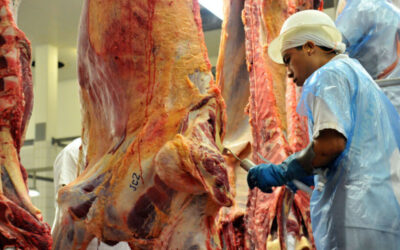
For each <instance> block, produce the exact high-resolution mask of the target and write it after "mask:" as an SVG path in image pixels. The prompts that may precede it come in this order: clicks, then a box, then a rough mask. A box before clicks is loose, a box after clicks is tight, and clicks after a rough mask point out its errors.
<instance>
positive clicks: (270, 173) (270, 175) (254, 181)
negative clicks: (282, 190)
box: [247, 164, 285, 193]
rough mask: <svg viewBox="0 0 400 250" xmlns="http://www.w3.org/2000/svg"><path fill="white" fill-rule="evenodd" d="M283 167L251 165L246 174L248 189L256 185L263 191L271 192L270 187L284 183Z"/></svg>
mask: <svg viewBox="0 0 400 250" xmlns="http://www.w3.org/2000/svg"><path fill="white" fill-rule="evenodd" d="M282 171H283V168H282V167H281V166H280V165H274V164H260V165H257V166H255V167H252V168H251V169H250V170H249V173H248V175H247V183H248V185H249V188H250V189H253V188H254V187H258V188H259V189H260V190H261V191H263V192H264V193H271V192H272V187H275V186H282V185H284V184H285V182H284V180H283V179H282V177H281V176H282Z"/></svg>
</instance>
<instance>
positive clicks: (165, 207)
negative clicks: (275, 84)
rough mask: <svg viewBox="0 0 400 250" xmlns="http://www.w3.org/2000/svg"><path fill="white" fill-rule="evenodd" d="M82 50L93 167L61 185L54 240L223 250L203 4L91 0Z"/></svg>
mask: <svg viewBox="0 0 400 250" xmlns="http://www.w3.org/2000/svg"><path fill="white" fill-rule="evenodd" d="M78 57H79V59H78V67H79V81H80V85H81V99H82V109H83V143H84V146H87V157H86V168H85V170H84V171H83V172H82V174H81V175H80V176H79V177H78V178H77V179H76V180H75V181H74V182H73V183H71V184H70V185H68V186H67V187H65V188H63V189H62V190H60V192H59V200H58V202H59V204H60V207H61V209H62V210H63V217H62V219H61V222H60V223H59V224H58V225H57V226H56V227H55V229H54V233H53V239H54V247H55V248H56V249H80V248H85V247H86V246H87V244H88V243H89V242H90V240H91V239H92V238H93V237H97V238H99V239H101V240H102V241H104V242H106V243H108V244H111V245H112V244H114V243H116V242H119V241H127V242H129V244H130V246H131V247H132V248H140V249H191V248H193V249H194V248H196V249H206V248H212V249H218V248H220V243H219V238H218V237H217V232H216V228H215V225H216V224H215V221H214V220H215V216H216V215H217V213H218V211H219V209H220V208H221V206H230V205H231V204H232V197H231V194H230V186H229V182H228V175H227V171H226V169H225V162H224V158H223V157H222V155H221V154H220V148H219V147H220V141H221V139H222V137H223V133H224V132H223V129H224V103H223V100H222V98H221V94H220V92H219V89H218V88H217V86H216V85H215V84H214V82H213V80H212V75H211V73H210V64H209V61H208V58H207V50H206V47H205V44H204V38H203V33H202V27H201V20H200V13H199V5H198V3H197V1H196V0H194V1H192V0H176V1H170V0H136V1H130V0H119V1H115V0H107V1H104V0H101V1H100V0H87V1H85V3H84V6H83V12H82V16H81V24H80V37H79V49H78Z"/></svg>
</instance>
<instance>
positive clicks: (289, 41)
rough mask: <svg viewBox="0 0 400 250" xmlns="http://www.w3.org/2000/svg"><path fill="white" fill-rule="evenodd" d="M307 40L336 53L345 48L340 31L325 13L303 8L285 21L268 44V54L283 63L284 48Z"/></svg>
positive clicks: (293, 46)
mask: <svg viewBox="0 0 400 250" xmlns="http://www.w3.org/2000/svg"><path fill="white" fill-rule="evenodd" d="M308 41H312V42H314V43H315V44H316V45H317V46H323V47H326V48H331V49H333V50H335V51H336V52H338V53H343V52H344V51H345V50H346V45H345V44H344V43H342V35H341V33H340V31H339V30H338V29H337V28H336V26H335V23H334V22H333V20H332V19H331V18H330V17H329V16H328V15H327V14H325V13H323V12H321V11H318V10H304V11H300V12H297V13H295V14H293V15H292V16H290V17H289V18H288V19H287V20H286V21H285V23H284V24H283V26H282V29H281V32H280V34H279V36H278V37H277V38H275V39H274V40H273V41H272V42H271V44H270V45H269V47H268V55H269V56H270V57H271V59H272V60H273V61H274V62H276V63H280V64H283V59H282V53H283V52H284V51H285V50H288V49H291V48H295V47H298V46H302V45H304V44H305V43H307V42H308Z"/></svg>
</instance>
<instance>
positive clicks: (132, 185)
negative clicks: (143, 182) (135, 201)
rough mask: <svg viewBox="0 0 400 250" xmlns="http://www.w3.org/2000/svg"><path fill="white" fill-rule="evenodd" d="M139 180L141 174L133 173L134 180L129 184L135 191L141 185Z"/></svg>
mask: <svg viewBox="0 0 400 250" xmlns="http://www.w3.org/2000/svg"><path fill="white" fill-rule="evenodd" d="M139 180H140V175H139V174H137V173H133V174H132V182H131V184H130V185H129V187H130V188H132V189H133V191H136V188H137V186H138V185H139Z"/></svg>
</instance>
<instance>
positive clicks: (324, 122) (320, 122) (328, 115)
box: [308, 54, 348, 139]
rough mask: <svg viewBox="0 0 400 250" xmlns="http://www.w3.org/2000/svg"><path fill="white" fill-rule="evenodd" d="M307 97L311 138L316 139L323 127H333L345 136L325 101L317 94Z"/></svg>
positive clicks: (343, 56)
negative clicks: (310, 117) (310, 119)
mask: <svg viewBox="0 0 400 250" xmlns="http://www.w3.org/2000/svg"><path fill="white" fill-rule="evenodd" d="M346 57H348V56H347V55H345V54H339V55H337V56H335V57H334V58H332V59H331V60H337V59H340V58H346ZM309 97H310V98H311V99H309V100H308V103H309V104H310V109H311V112H312V114H313V119H314V126H313V131H312V135H313V139H316V138H317V137H318V136H319V133H320V131H322V130H324V129H334V130H336V131H338V132H339V133H341V134H342V135H343V136H344V137H346V138H347V135H346V133H345V131H344V128H343V127H342V126H341V125H340V124H339V123H338V121H337V118H336V116H335V115H334V114H332V112H331V110H330V109H329V107H328V105H327V104H326V103H325V101H324V100H323V99H321V98H319V97H318V96H312V95H310V96H309Z"/></svg>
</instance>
